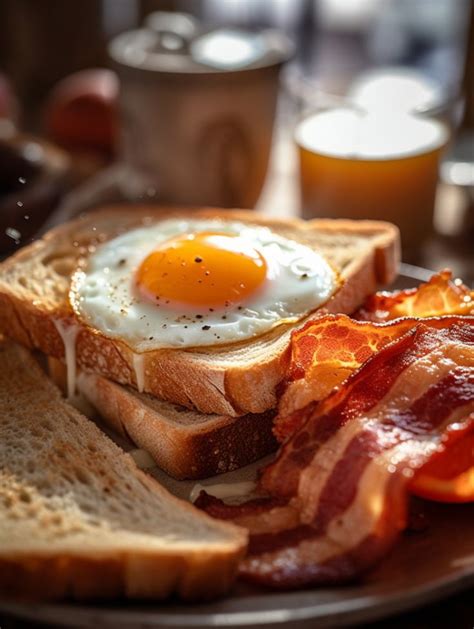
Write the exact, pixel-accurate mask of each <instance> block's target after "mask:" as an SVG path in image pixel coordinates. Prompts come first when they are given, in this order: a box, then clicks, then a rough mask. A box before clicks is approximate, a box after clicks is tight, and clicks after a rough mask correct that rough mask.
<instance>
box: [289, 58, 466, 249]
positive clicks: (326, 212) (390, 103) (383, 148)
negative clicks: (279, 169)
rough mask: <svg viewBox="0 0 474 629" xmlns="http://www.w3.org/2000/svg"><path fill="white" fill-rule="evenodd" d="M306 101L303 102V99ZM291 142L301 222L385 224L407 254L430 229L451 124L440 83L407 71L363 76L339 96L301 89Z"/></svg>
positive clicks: (446, 101)
mask: <svg viewBox="0 0 474 629" xmlns="http://www.w3.org/2000/svg"><path fill="white" fill-rule="evenodd" d="M305 101H306V102H305ZM303 104H306V111H305V112H304V114H303V115H302V116H301V117H300V119H299V121H298V122H297V124H296V127H295V132H294V139H295V142H296V145H297V148H298V155H299V164H300V190H301V209H302V214H303V216H304V217H305V218H313V217H330V218H351V219H376V220H387V221H390V222H393V223H395V224H396V225H398V226H399V228H400V230H401V234H402V245H403V248H404V252H405V254H409V253H410V252H412V251H416V249H417V247H418V245H419V244H420V243H422V242H423V240H424V239H425V238H426V236H428V235H429V234H430V233H431V231H432V225H433V211H434V204H435V197H436V188H437V183H438V172H439V165H440V159H441V156H442V154H443V150H444V148H445V147H446V144H447V143H448V141H449V137H450V128H451V127H452V126H453V125H454V124H455V122H454V120H453V119H452V118H453V105H452V104H451V102H450V101H449V99H448V98H446V96H445V94H443V92H442V91H441V89H440V88H439V86H438V85H437V84H435V83H434V82H430V81H428V80H425V79H424V78H423V77H422V76H420V75H419V73H416V72H412V71H407V70H404V69H401V70H400V69H386V70H382V71H374V72H367V73H365V74H362V75H359V76H358V77H356V78H355V80H352V83H351V84H350V85H349V87H348V88H347V89H346V90H345V91H344V92H343V93H342V94H341V95H337V96H334V95H332V96H331V95H329V94H327V93H325V92H321V91H318V90H314V91H312V90H311V89H308V88H306V93H304V95H303Z"/></svg>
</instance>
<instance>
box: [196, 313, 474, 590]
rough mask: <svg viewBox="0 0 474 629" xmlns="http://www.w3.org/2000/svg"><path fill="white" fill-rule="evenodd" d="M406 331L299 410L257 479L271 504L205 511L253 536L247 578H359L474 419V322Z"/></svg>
mask: <svg viewBox="0 0 474 629" xmlns="http://www.w3.org/2000/svg"><path fill="white" fill-rule="evenodd" d="M405 324H406V325H407V326H408V329H406V330H405V333H404V334H403V335H402V336H400V337H399V338H397V339H396V340H395V341H393V342H391V343H389V344H387V345H385V347H384V348H383V349H381V350H380V351H379V352H377V353H376V354H375V355H372V356H371V357H370V358H368V359H367V360H366V362H365V363H364V364H363V365H362V367H360V368H359V369H358V370H357V371H356V372H354V373H353V374H352V375H351V376H349V378H348V379H347V381H346V382H345V384H344V386H343V387H340V388H339V389H337V390H335V391H334V392H333V393H332V394H331V395H330V396H329V397H328V398H327V399H326V400H324V401H323V402H322V403H320V404H312V405H311V406H310V407H309V409H305V422H304V425H302V426H301V427H300V428H299V430H298V431H297V432H296V433H295V434H294V435H293V436H292V437H291V438H290V439H289V440H288V441H287V442H286V443H285V444H284V445H283V446H282V448H281V450H280V452H279V455H278V458H277V459H276V461H275V462H274V463H272V464H271V465H269V466H268V467H267V468H266V469H265V470H264V471H263V473H262V475H261V478H260V482H259V490H260V491H261V492H262V494H265V495H266V496H267V499H262V500H259V501H257V503H248V504H247V505H244V506H242V505H241V506H239V507H226V505H224V504H223V503H219V507H218V509H216V503H215V501H212V502H213V508H209V504H208V510H209V511H210V512H211V513H214V515H218V513H220V516H221V517H222V515H223V514H225V513H227V516H228V517H230V519H233V520H234V521H235V522H237V523H240V524H243V525H244V526H246V527H247V528H248V529H249V531H250V540H251V541H250V552H249V555H248V557H247V558H246V559H245V560H244V561H243V563H242V566H241V575H242V576H243V577H244V578H246V579H248V580H251V581H253V582H256V583H260V584H264V585H269V586H273V587H284V588H288V587H298V586H302V585H308V584H326V583H331V582H342V581H347V580H349V579H353V578H354V577H356V576H358V575H360V574H361V573H362V572H363V571H365V570H367V569H368V568H370V567H371V566H372V565H373V564H374V563H376V562H377V561H378V560H379V559H380V558H381V557H382V556H383V555H384V553H385V552H386V551H387V550H388V549H389V548H390V547H391V545H392V544H393V543H394V541H395V540H396V538H397V536H398V534H399V532H400V531H401V530H402V529H403V528H404V527H405V526H406V522H407V500H408V498H407V497H408V489H407V486H408V484H409V482H410V479H411V477H412V476H413V474H414V471H415V470H417V469H419V468H420V467H421V466H422V465H423V464H424V463H425V462H426V461H427V460H428V459H429V458H430V456H431V455H432V454H433V453H434V452H436V451H437V450H438V449H439V448H440V447H442V443H443V439H445V438H446V435H447V434H449V431H450V430H459V429H463V428H465V427H466V426H468V425H470V423H472V422H474V320H473V318H463V317H446V318H443V319H434V320H427V321H424V322H418V323H416V324H413V322H412V323H411V324H409V325H408V323H406V322H405ZM204 503H205V497H202V501H201V504H202V505H203V506H205V504H204ZM227 509H230V511H227Z"/></svg>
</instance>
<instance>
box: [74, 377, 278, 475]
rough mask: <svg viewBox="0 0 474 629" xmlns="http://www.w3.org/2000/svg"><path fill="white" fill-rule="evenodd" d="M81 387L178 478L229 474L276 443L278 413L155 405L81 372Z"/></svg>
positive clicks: (107, 418)
mask: <svg viewBox="0 0 474 629" xmlns="http://www.w3.org/2000/svg"><path fill="white" fill-rule="evenodd" d="M79 388H80V390H81V392H82V393H83V394H84V395H85V397H86V399H87V400H88V401H89V402H90V403H91V404H92V405H93V406H94V407H95V408H96V409H97V410H98V411H99V413H100V415H101V417H102V419H103V420H105V421H106V422H107V424H108V425H109V426H110V427H111V428H113V429H114V430H115V431H116V432H118V433H119V434H122V435H124V436H126V437H128V438H129V439H130V440H131V441H132V442H133V443H135V444H136V445H137V446H139V447H140V448H143V449H144V450H147V451H148V452H149V453H150V454H151V456H152V457H153V459H154V460H155V462H156V464H157V465H158V467H160V468H161V469H162V470H164V471H165V472H166V473H167V474H169V475H170V476H172V477H173V478H176V479H178V480H183V479H200V478H209V477H210V476H214V475H216V474H222V473H224V472H230V471H232V470H236V469H239V468H241V467H243V466H244V465H247V464H249V463H253V462H254V461H257V460H258V459H260V458H262V457H264V456H266V455H267V454H270V453H271V452H274V451H275V450H276V447H277V443H276V440H275V438H274V436H273V434H272V425H273V416H274V413H273V411H267V412H266V413H261V414H259V415H252V414H248V415H243V416H242V417H237V418H236V417H229V416H225V415H209V416H207V415H200V414H197V413H195V412H191V411H187V410H185V409H184V408H183V409H177V408H176V407H174V406H173V405H170V404H166V403H158V402H157V401H156V402H155V404H152V401H150V400H148V396H145V395H140V394H137V393H136V392H135V393H133V392H131V391H130V390H128V389H127V388H125V387H123V386H121V385H117V384H115V383H114V382H111V381H110V380H107V379H106V378H102V377H100V376H94V375H84V376H81V377H80V384H79ZM180 415H181V417H180ZM183 416H184V417H183ZM187 416H188V417H189V419H187ZM183 420H184V421H183Z"/></svg>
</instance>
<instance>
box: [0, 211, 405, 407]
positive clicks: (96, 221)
mask: <svg viewBox="0 0 474 629" xmlns="http://www.w3.org/2000/svg"><path fill="white" fill-rule="evenodd" d="M190 212H192V215H193V217H195V218H215V217H219V218H221V219H223V220H226V219H228V220H237V221H244V222H246V223H249V224H259V225H267V226H269V227H270V228H271V229H272V230H274V231H275V232H276V233H278V234H281V235H283V236H285V237H287V238H290V239H293V240H296V241H298V242H301V243H304V244H307V245H308V246H309V247H312V248H313V249H317V250H319V251H320V252H321V253H323V254H324V255H325V256H326V258H327V259H328V260H329V261H330V262H331V263H332V265H333V266H334V267H335V268H336V269H337V270H338V271H339V273H340V275H341V277H342V279H343V280H344V283H343V285H342V287H341V288H340V289H339V290H338V292H337V293H336V294H335V295H334V296H333V297H332V298H331V299H330V300H329V302H328V303H327V304H326V305H325V309H326V310H328V311H330V312H343V313H350V312H352V311H353V310H355V308H357V306H359V305H360V304H361V302H362V301H363V299H364V298H365V297H366V296H367V295H368V294H370V293H372V292H373V291H374V290H375V289H376V288H377V286H378V285H379V284H384V283H386V282H389V281H391V280H392V279H393V278H394V277H395V275H396V273H397V269H398V262H399V235H398V230H397V228H396V227H394V226H393V225H390V224H389V223H383V222H374V221H346V220H319V219H315V220H313V221H307V222H305V221H302V220H297V219H293V220H291V219H288V220H282V219H278V220H276V219H268V218H266V217H262V216H259V215H258V214H256V213H254V212H249V211H238V210H232V211H231V210H220V211H219V210H192V211H191V210H189V209H188V210H176V209H160V208H153V207H138V206H137V207H130V206H128V207H125V208H123V207H122V208H120V207H117V208H109V209H105V210H101V211H98V212H94V213H90V214H88V215H86V216H85V217H84V218H82V219H78V220H76V221H73V222H71V223H68V224H65V225H62V226H60V227H58V228H56V229H54V230H52V231H51V232H49V233H48V234H47V235H46V236H45V237H44V238H43V239H41V240H39V241H37V242H35V243H33V244H32V245H30V246H28V247H26V248H25V249H22V250H20V251H19V252H18V253H17V254H16V255H14V256H13V257H11V258H10V259H8V260H6V261H5V262H4V263H3V264H2V265H1V267H0V331H2V332H3V333H4V334H6V335H9V336H11V337H13V338H14V339H16V340H17V341H19V342H20V343H22V344H24V345H26V346H28V347H35V348H38V349H41V350H42V351H43V352H44V353H45V354H47V355H50V356H54V357H56V358H61V359H64V354H65V349H64V343H63V341H62V339H61V336H60V334H59V332H58V329H57V322H61V324H62V325H68V324H70V323H74V322H75V318H74V316H73V313H72V310H71V307H70V305H69V301H68V289H69V283H70V277H71V274H72V272H73V271H74V269H75V268H76V266H77V264H78V262H79V260H80V258H81V257H86V256H87V255H88V253H89V252H90V251H91V250H93V247H94V246H95V245H96V244H97V243H100V242H103V241H104V240H108V239H110V238H113V237H115V236H116V235H117V234H119V233H122V232H124V231H126V230H129V229H131V228H133V227H136V226H139V225H143V224H150V223H151V222H154V221H157V220H162V219H164V218H170V217H172V216H181V217H183V216H188V217H189V215H190ZM311 316H315V315H314V314H313V315H311ZM308 318H309V317H306V318H305V319H303V320H301V321H300V322H298V324H287V325H281V326H278V327H276V328H274V329H273V330H271V331H270V332H268V333H266V334H264V335H261V336H259V337H257V338H254V339H250V340H248V341H245V342H241V343H236V344H230V345H221V346H214V347H200V348H194V349H187V350H180V349H160V350H155V351H150V352H146V353H145V354H143V357H144V358H143V387H144V391H146V392H148V393H152V394H153V395H155V396H156V397H158V398H160V399H163V400H167V401H170V402H173V403H176V404H179V405H181V406H185V407H187V408H195V409H198V410H200V411H202V412H204V413H217V414H222V415H232V416H238V415H244V414H246V413H262V412H264V411H266V410H267V409H269V408H272V407H274V406H275V403H276V395H275V389H276V387H277V385H278V383H279V382H280V381H281V379H282V378H283V376H284V373H285V369H286V367H287V361H288V355H287V354H288V353H287V349H288V346H289V338H290V333H291V331H292V330H293V329H295V327H298V326H300V325H302V324H304V323H305V321H306V320H307V319H308ZM75 350H76V353H75V357H76V359H77V364H78V365H79V367H81V368H82V369H84V370H85V371H89V372H93V373H98V374H101V375H104V376H106V377H108V378H111V379H112V380H115V381H116V382H119V383H122V384H126V385H132V386H135V387H136V386H137V379H138V375H137V373H136V371H135V368H134V365H135V363H134V354H133V352H132V350H131V349H130V348H129V347H128V346H127V345H126V344H125V343H123V342H121V341H118V340H116V339H110V338H106V337H105V336H103V335H102V334H100V333H98V332H97V331H95V330H92V329H90V328H88V327H86V326H82V325H81V326H80V327H79V332H78V334H77V337H76V341H75Z"/></svg>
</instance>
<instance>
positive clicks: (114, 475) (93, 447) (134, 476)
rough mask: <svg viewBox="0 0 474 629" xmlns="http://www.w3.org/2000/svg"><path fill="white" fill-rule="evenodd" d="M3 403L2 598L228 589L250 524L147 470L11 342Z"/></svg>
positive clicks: (0, 382)
mask: <svg viewBox="0 0 474 629" xmlns="http://www.w3.org/2000/svg"><path fill="white" fill-rule="evenodd" d="M0 406H1V408H2V409H3V414H2V429H3V432H2V439H1V440H0V459H1V465H0V480H1V482H0V594H1V597H2V598H4V599H19V598H22V599H35V600H57V599H62V598H75V599H93V598H97V599H107V598H117V597H128V598H153V599H155V598H156V599H158V598H160V599H161V598H165V597H167V596H169V595H171V594H177V595H179V596H181V597H182V598H184V599H188V600H201V599H208V598H212V597H214V596H217V595H220V594H223V593H224V592H225V591H227V590H228V589H229V588H230V587H231V584H232V582H233V580H234V578H235V574H236V571H237V568H238V564H239V561H240V559H241V558H242V556H243V554H244V553H245V549H246V545H247V537H248V536H247V532H246V531H245V530H244V529H242V528H239V527H237V526H235V525H233V524H231V523H224V522H220V521H217V520H213V519H212V518H210V516H208V515H206V514H205V513H204V512H202V511H198V510H197V509H196V508H195V507H193V505H191V504H189V503H187V502H184V501H182V500H179V499H178V498H176V497H175V496H173V495H171V494H169V493H168V492H167V491H166V490H165V489H164V488H163V487H162V486H161V485H160V484H159V483H158V482H157V481H156V480H155V479H153V478H151V477H150V476H148V475H147V474H145V473H144V472H142V471H140V470H139V469H138V468H137V466H136V465H135V463H134V461H133V459H132V457H131V456H130V455H128V454H126V453H124V452H123V451H122V450H121V449H120V448H119V447H118V446H117V445H115V444H114V443H113V442H112V441H110V439H108V437H106V436H105V435H104V434H103V433H101V432H100V431H99V429H98V428H97V426H96V425H95V424H94V423H93V422H90V421H88V420H87V419H86V418H85V417H83V416H82V415H80V413H78V412H77V411H76V410H75V409H74V408H72V407H71V406H70V405H68V404H67V403H66V401H64V400H63V399H62V398H61V396H60V393H59V391H58V390H57V388H56V387H54V386H53V384H52V383H51V381H50V380H49V379H48V378H47V377H46V375H45V374H44V372H43V371H42V370H41V369H40V368H39V366H38V364H37V363H36V362H35V360H34V359H33V357H32V356H31V355H30V354H29V353H28V352H27V351H26V350H24V349H23V348H21V347H19V346H18V345H15V344H13V343H11V342H4V343H2V344H0ZM18 444H21V449H20V450H19V449H18Z"/></svg>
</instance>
